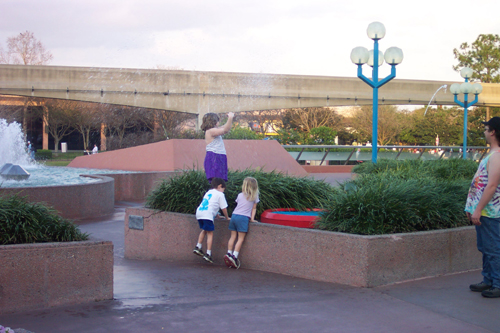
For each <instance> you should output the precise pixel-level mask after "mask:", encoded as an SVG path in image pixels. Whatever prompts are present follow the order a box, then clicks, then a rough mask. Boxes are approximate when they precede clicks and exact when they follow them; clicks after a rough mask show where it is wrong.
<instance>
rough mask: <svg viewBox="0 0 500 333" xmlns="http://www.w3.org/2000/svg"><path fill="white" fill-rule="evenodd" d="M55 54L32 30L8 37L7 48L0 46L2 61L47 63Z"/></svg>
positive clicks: (0, 61)
mask: <svg viewBox="0 0 500 333" xmlns="http://www.w3.org/2000/svg"><path fill="white" fill-rule="evenodd" d="M52 58H53V56H52V53H51V52H49V51H47V50H45V46H43V44H42V42H40V41H39V40H37V39H36V38H35V35H34V34H33V33H32V32H31V31H25V32H21V33H20V34H19V35H17V36H14V37H9V38H7V50H6V51H4V50H3V49H1V48H0V63H4V64H22V65H47V64H48V63H49V62H50V61H51V60H52Z"/></svg>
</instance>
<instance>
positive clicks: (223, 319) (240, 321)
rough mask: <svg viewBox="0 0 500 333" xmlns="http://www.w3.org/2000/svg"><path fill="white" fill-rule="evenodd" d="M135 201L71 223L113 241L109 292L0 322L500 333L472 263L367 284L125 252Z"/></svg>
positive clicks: (494, 302) (144, 328)
mask: <svg viewBox="0 0 500 333" xmlns="http://www.w3.org/2000/svg"><path fill="white" fill-rule="evenodd" d="M133 206H140V204H138V203H130V202H119V203H117V204H116V209H115V214H114V215H113V216H111V217H107V218H102V219H94V220H86V221H82V222H81V223H79V224H80V226H81V229H82V230H84V231H85V232H88V233H90V234H91V235H92V238H93V239H104V240H111V241H113V243H114V246H115V268H114V298H115V299H114V300H110V301H102V302H95V303H90V304H86V305H79V306H66V307H60V308H52V309H48V310H40V311H32V312H28V313H20V314H14V315H3V316H0V324H2V325H4V326H9V327H12V328H18V327H21V328H24V329H27V330H30V331H33V332H35V333H45V332H47V333H49V332H50V333H57V332H86V333H91V332H96V333H97V332H356V333H358V332H383V333H388V332H398V333H404V332H440V333H441V332H457V333H458V332H464V333H465V332H471V333H472V332H474V333H481V332H500V315H499V314H500V299H486V298H483V297H481V295H480V294H478V293H473V292H471V291H469V290H468V285H469V284H470V283H475V282H478V281H480V280H481V277H480V273H479V271H475V272H467V273H461V274H455V275H449V276H441V277H436V278H429V279H422V280H417V281H411V282H406V283H401V284H396V285H391V286H385V287H378V288H372V289H368V288H355V287H350V286H345V285H339V284H332V283H324V282H316V281H310V280H305V279H299V278H294V277H289V276H284V275H278V274H273V273H265V272H260V271H253V270H248V269H244V266H243V267H242V268H241V269H239V270H232V269H227V268H226V267H225V266H224V267H223V266H214V265H210V264H208V263H205V262H203V261H202V260H201V259H200V262H199V263H196V264H193V263H183V262H170V261H139V260H128V259H125V258H124V257H123V253H124V249H123V246H124V226H123V224H124V221H123V219H124V212H125V208H126V207H133ZM325 255H327V254H325ZM290 260H293V258H290Z"/></svg>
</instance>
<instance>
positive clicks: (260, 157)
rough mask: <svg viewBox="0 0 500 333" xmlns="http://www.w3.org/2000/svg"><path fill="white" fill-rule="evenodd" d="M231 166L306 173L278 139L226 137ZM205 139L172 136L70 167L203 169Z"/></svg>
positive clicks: (85, 158) (91, 157)
mask: <svg viewBox="0 0 500 333" xmlns="http://www.w3.org/2000/svg"><path fill="white" fill-rule="evenodd" d="M224 144H225V146H226V151H227V160H228V168H229V169H230V170H245V169H248V168H252V169H257V168H262V169H263V170H264V171H272V170H276V171H280V172H283V173H287V174H290V175H295V176H306V175H307V172H306V171H304V169H303V168H302V167H301V166H300V165H299V164H298V163H297V162H296V161H295V160H294V159H293V158H292V157H291V156H290V154H289V153H288V152H287V151H286V150H285V149H283V147H281V145H280V144H279V143H278V142H277V141H275V140H225V141H224ZM204 159H205V140H187V139H173V140H166V141H161V142H156V143H150V144H147V145H143V146H137V147H131V148H125V149H119V150H113V151H108V152H103V153H99V154H95V155H88V156H79V157H77V158H75V159H74V160H73V161H72V162H71V163H70V164H69V166H70V167H76V168H93V169H111V170H129V171H176V170H181V169H192V168H197V169H199V170H203V161H204Z"/></svg>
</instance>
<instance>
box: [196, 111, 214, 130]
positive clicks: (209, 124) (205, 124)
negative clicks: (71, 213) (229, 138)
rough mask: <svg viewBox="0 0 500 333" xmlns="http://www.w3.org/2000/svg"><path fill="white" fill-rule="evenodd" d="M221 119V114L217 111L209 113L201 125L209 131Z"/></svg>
mask: <svg viewBox="0 0 500 333" xmlns="http://www.w3.org/2000/svg"><path fill="white" fill-rule="evenodd" d="M218 121H219V115H218V114H216V113H207V114H205V115H204V116H203V122H202V124H201V126H200V128H201V130H202V131H205V132H206V131H207V130H209V129H211V128H214V127H215V125H217V122H218Z"/></svg>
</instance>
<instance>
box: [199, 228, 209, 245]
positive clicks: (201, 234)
mask: <svg viewBox="0 0 500 333" xmlns="http://www.w3.org/2000/svg"><path fill="white" fill-rule="evenodd" d="M206 234H207V232H206V231H205V230H202V231H201V232H200V235H199V236H198V243H200V244H202V243H203V240H204V239H205V235H206Z"/></svg>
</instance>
